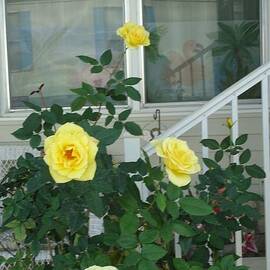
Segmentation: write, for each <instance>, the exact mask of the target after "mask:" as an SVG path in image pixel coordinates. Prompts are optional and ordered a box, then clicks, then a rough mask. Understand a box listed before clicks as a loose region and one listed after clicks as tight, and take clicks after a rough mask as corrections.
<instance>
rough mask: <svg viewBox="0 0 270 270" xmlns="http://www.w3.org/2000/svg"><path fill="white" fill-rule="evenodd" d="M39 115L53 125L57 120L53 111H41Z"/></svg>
mask: <svg viewBox="0 0 270 270" xmlns="http://www.w3.org/2000/svg"><path fill="white" fill-rule="evenodd" d="M41 116H42V118H43V120H44V121H45V122H46V123H49V124H51V125H54V124H55V123H56V122H57V117H56V115H55V114H54V113H53V112H49V111H43V112H42V113H41Z"/></svg>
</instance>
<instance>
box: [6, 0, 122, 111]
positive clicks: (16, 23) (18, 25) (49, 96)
mask: <svg viewBox="0 0 270 270" xmlns="http://www.w3.org/2000/svg"><path fill="white" fill-rule="evenodd" d="M122 23H123V3H122V0H110V1H107V0H7V39H8V40H7V42H8V43H7V45H8V62H9V84H10V99H11V107H12V108H13V109H16V108H21V107H23V103H22V101H23V100H27V99H29V100H30V101H31V102H34V103H39V102H40V101H39V97H37V96H36V97H35V96H30V97H29V94H30V93H31V92H32V91H34V90H37V88H38V87H39V86H40V85H41V84H42V83H44V88H43V90H42V91H43V94H44V96H45V99H46V104H47V105H48V106H49V105H51V104H53V103H59V104H61V105H64V106H65V105H68V104H70V101H71V100H72V99H73V97H72V94H71V92H70V91H68V90H69V89H71V88H77V87H78V86H79V85H80V83H81V82H82V81H86V82H91V83H93V84H96V85H99V84H102V81H103V80H105V78H103V77H102V76H100V75H96V76H94V75H90V72H89V69H88V67H87V66H85V65H84V64H82V63H81V62H80V61H79V60H78V59H77V58H76V57H75V56H76V55H81V54H83V55H93V56H97V57H98V56H99V55H100V53H101V52H103V51H104V50H106V49H108V48H112V49H113V50H114V53H115V54H117V53H119V52H120V51H122V50H123V45H122V42H121V41H120V39H119V38H117V36H116V34H115V29H117V28H118V27H119V26H120V25H121V24H122ZM91 76H92V77H91Z"/></svg>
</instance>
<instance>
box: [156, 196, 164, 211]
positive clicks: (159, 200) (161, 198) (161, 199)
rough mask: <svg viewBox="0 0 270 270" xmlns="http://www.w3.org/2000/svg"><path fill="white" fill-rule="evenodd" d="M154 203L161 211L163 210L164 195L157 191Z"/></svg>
mask: <svg viewBox="0 0 270 270" xmlns="http://www.w3.org/2000/svg"><path fill="white" fill-rule="evenodd" d="M156 204H157V207H158V208H159V210H160V211H161V212H164V210H165V208H166V197H165V195H164V194H162V193H160V192H158V193H157V194H156Z"/></svg>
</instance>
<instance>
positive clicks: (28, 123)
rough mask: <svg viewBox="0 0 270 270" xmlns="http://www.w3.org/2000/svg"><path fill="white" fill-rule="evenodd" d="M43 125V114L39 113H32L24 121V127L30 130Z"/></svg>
mask: <svg viewBox="0 0 270 270" xmlns="http://www.w3.org/2000/svg"><path fill="white" fill-rule="evenodd" d="M40 125H41V116H40V114H38V113H31V114H30V115H29V116H28V117H27V118H26V119H25V121H24V122H23V127H24V128H25V129H26V130H28V131H29V132H31V131H34V130H36V129H38V127H39V126H40Z"/></svg>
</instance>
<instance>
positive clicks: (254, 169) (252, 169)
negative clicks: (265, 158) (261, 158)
mask: <svg viewBox="0 0 270 270" xmlns="http://www.w3.org/2000/svg"><path fill="white" fill-rule="evenodd" d="M245 169H246V172H247V173H248V174H249V175H250V176H252V177H254V178H259V179H262V178H265V177H266V175H265V172H264V170H263V169H262V168H260V167H259V166H257V165H256V164H254V165H250V166H246V168H245Z"/></svg>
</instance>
